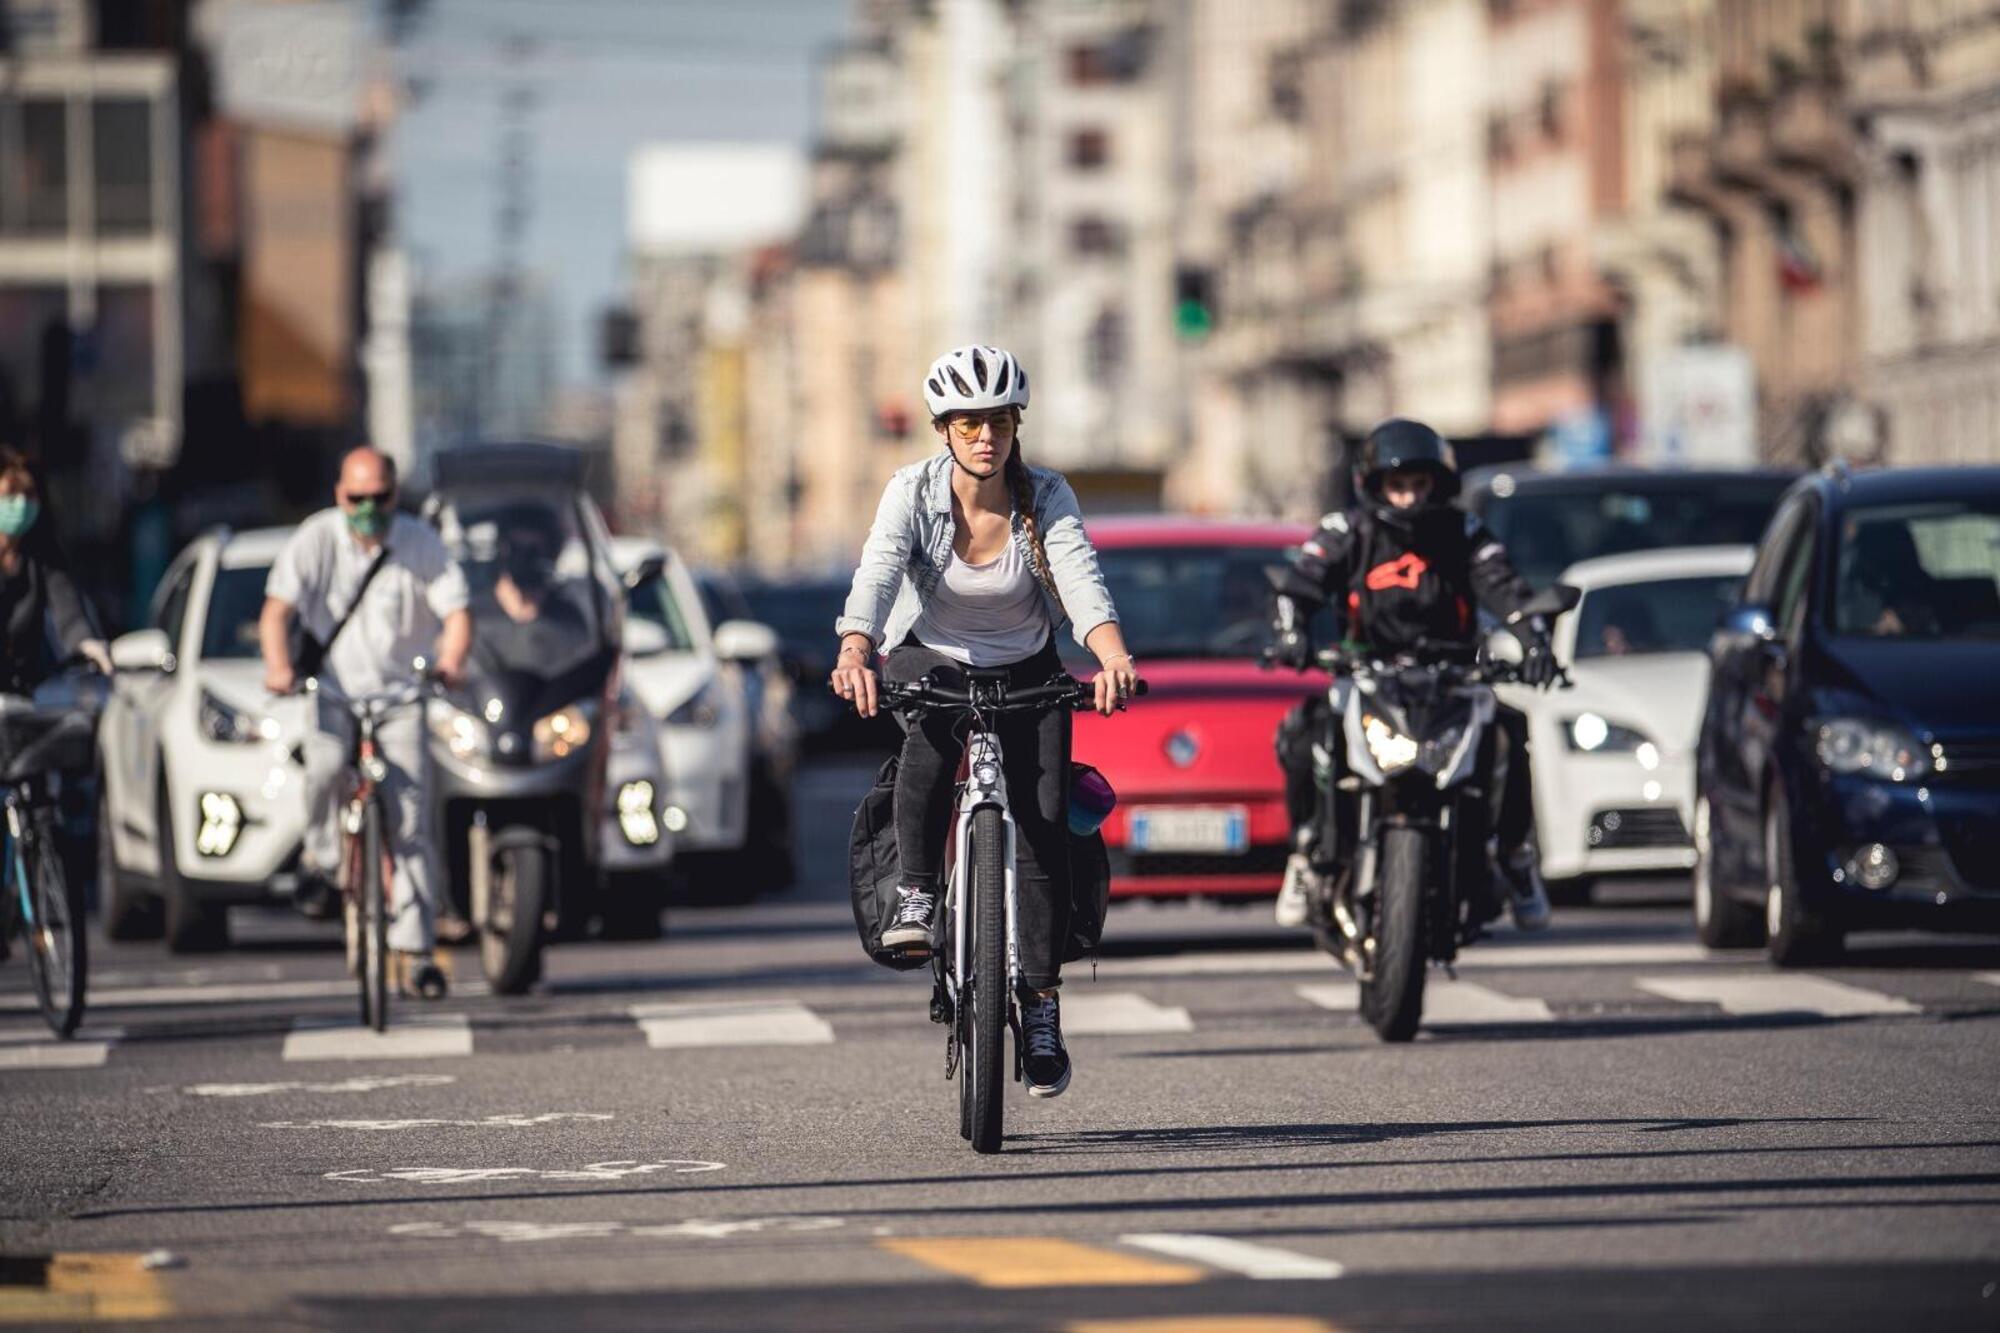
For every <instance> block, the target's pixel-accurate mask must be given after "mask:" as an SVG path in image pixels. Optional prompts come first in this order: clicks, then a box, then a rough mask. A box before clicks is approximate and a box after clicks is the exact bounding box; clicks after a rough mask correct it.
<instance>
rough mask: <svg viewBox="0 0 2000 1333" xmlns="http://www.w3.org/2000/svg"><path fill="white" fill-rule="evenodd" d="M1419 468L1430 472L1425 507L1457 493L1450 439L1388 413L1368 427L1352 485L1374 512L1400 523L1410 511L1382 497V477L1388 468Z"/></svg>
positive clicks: (1440, 503) (1455, 463)
mask: <svg viewBox="0 0 2000 1333" xmlns="http://www.w3.org/2000/svg"><path fill="white" fill-rule="evenodd" d="M1418 469H1421V470H1423V471H1425V472H1428V473H1430V474H1431V497H1430V502H1429V504H1428V505H1426V506H1425V508H1427V509H1432V510H1435V509H1442V508H1443V507H1445V506H1446V505H1449V504H1450V503H1451V502H1452V500H1453V499H1455V498H1456V497H1457V495H1458V486H1459V482H1458V457H1457V455H1456V454H1454V453H1453V452H1452V448H1451V441H1449V440H1447V439H1445V437H1444V436H1442V435H1440V434H1438V433H1437V432H1436V431H1434V430H1432V429H1431V428H1430V427H1429V426H1426V425H1424V424H1423V423H1422V422H1421V421H1409V420H1405V419H1404V418H1402V417H1392V418H1390V419H1389V420H1387V421H1385V422H1383V423H1382V424H1381V425H1379V426H1377V427H1376V428H1375V429H1374V430H1372V431H1370V432H1369V434H1368V438H1367V439H1366V440H1365V441H1363V442H1362V445H1361V457H1360V458H1359V460H1357V462H1356V463H1355V467H1354V489H1355V490H1356V491H1357V492H1358V493H1359V494H1360V496H1361V498H1362V500H1363V501H1364V502H1365V503H1366V504H1367V505H1368V507H1369V508H1370V509H1372V510H1374V511H1375V513H1376V514H1377V515H1379V516H1380V517H1382V518H1385V519H1388V520H1389V521H1391V522H1395V523H1398V524H1399V525H1401V524H1402V523H1403V522H1404V521H1406V520H1407V519H1409V518H1410V517H1411V516H1412V515H1411V511H1408V510H1401V509H1397V508H1396V507H1395V506H1393V505H1391V504H1390V503H1389V502H1388V501H1387V500H1385V499H1383V498H1382V478H1383V477H1385V476H1387V475H1388V474H1389V473H1391V472H1404V471H1415V470H1418Z"/></svg>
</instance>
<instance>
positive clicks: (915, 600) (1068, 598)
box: [833, 453, 1118, 652]
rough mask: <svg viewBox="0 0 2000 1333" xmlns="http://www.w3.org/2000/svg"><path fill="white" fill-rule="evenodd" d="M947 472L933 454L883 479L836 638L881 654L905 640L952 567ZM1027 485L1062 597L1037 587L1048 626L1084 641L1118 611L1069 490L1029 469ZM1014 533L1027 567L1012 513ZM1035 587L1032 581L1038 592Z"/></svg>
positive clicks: (946, 460)
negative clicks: (864, 643)
mask: <svg viewBox="0 0 2000 1333" xmlns="http://www.w3.org/2000/svg"><path fill="white" fill-rule="evenodd" d="M951 469H952V461H951V455H950V454H948V453H938V454H936V455H934V456H932V457H930V458H927V459H925V460H923V461H922V462H919V463H912V464H910V465H909V466H908V467H906V468H903V469H901V470H900V471H898V472H897V473H896V475H895V476H893V477H891V478H890V479H889V485H888V487H887V489H885V490H884V491H883V492H882V503H881V506H880V507H879V508H877V509H876V511H875V524H874V526H873V527H871V528H870V529H869V530H868V540H867V542H866V543H865V544H863V546H862V548H861V565H860V568H858V569H856V570H855V571H854V587H853V589H852V590H851V591H850V592H849V593H848V594H847V608H846V613H845V614H844V615H842V616H841V617H840V619H839V620H837V621H835V622H834V626H833V628H834V632H835V633H836V634H866V635H867V636H868V637H869V638H870V639H873V640H874V641H875V646H876V648H877V649H879V650H880V651H883V652H887V651H888V650H889V649H891V648H894V647H896V646H897V645H898V644H900V643H901V642H902V641H903V640H904V638H905V637H907V636H908V634H909V632H910V627H911V626H913V625H915V624H916V623H917V616H918V615H919V614H920V613H921V611H922V609H923V604H924V601H925V599H927V598H928V597H929V596H930V595H931V593H932V592H933V591H934V590H935V589H936V588H937V585H938V580H940V579H942V578H943V577H944V572H945V570H946V569H947V568H948V567H949V566H950V564H951V543H952V537H953V535H954V532H955V524H954V522H953V520H952V516H951ZM1028 479H1029V481H1030V482H1031V483H1032V484H1033V486H1034V491H1035V519H1036V522H1037V523H1038V524H1039V525H1040V527H1041V531H1042V549H1043V550H1045V551H1046V552H1047V553H1048V557H1049V573H1050V575H1052V576H1053V577H1054V579H1055V585H1056V591H1058V592H1060V593H1061V594H1062V601H1061V604H1060V605H1058V604H1057V602H1056V600H1055V599H1054V598H1052V597H1050V596H1049V592H1048V589H1047V588H1046V587H1043V588H1042V601H1043V603H1044V604H1045V605H1046V606H1047V607H1048V611H1049V623H1050V624H1052V625H1060V624H1062V623H1063V621H1064V620H1068V621H1069V623H1070V629H1071V633H1073V634H1074V635H1075V636H1076V641H1077V642H1078V643H1083V642H1084V641H1085V639H1086V638H1088V637H1089V635H1090V632H1091V631H1092V630H1094V629H1096V628H1097V627H1098V626H1099V625H1102V624H1104V623H1105V622H1107V621H1111V622H1115V621H1116V620H1117V619H1118V612H1117V611H1116V610H1115V609H1113V607H1112V605H1111V594H1110V593H1108V592H1106V591H1105V590H1104V576H1103V574H1101V573H1100V572H1099V571H1098V568H1097V551H1096V550H1095V549H1094V548H1093V547H1092V546H1091V544H1090V538H1089V537H1087V536H1085V535H1084V531H1083V511H1082V510H1081V509H1080V508H1078V506H1077V503H1076V492H1075V491H1073V490H1071V489H1070V485H1069V482H1067V481H1065V480H1064V479H1063V475H1062V474H1061V473H1060V472H1055V471H1052V470H1051V469H1049V468H1045V467H1036V466H1034V465H1033V464H1032V463H1031V464H1029V465H1028ZM1013 531H1014V544H1015V546H1016V547H1018V548H1019V549H1020V552H1021V559H1022V560H1024V561H1026V562H1028V564H1029V567H1030V568H1033V562H1034V555H1033V552H1032V551H1030V550H1029V543H1028V532H1027V529H1026V528H1025V527H1024V526H1023V525H1022V523H1021V516H1020V515H1019V514H1018V513H1017V514H1015V515H1014V517H1013ZM1040 583H1041V581H1040V580H1039V579H1037V580H1036V584H1037V586H1040ZM1065 613H1067V614H1065Z"/></svg>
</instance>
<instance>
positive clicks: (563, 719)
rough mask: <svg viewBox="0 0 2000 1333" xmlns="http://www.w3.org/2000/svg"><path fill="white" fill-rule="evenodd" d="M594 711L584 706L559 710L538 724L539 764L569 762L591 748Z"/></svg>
mask: <svg viewBox="0 0 2000 1333" xmlns="http://www.w3.org/2000/svg"><path fill="white" fill-rule="evenodd" d="M590 714H591V710H590V709H589V708H588V707H587V706H585V705H583V704H571V705H570V706H569V707H567V708H558V709H557V710H556V711H555V712H553V713H550V714H549V715H548V716H547V717H545V718H542V719H541V720H540V721H538V722H536V723H535V732H534V740H535V762H536V763H538V764H539V763H546V762H548V761H549V760H551V759H567V758H569V757H570V756H571V755H573V754H575V753H576V752H577V751H578V750H581V749H582V748H583V747H584V746H586V745H588V744H590V732H591V726H590Z"/></svg>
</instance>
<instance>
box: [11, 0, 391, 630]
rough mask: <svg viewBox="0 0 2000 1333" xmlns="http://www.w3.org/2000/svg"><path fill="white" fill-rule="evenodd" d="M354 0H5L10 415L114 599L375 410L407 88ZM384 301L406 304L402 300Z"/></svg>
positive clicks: (317, 486) (140, 597)
mask: <svg viewBox="0 0 2000 1333" xmlns="http://www.w3.org/2000/svg"><path fill="white" fill-rule="evenodd" d="M362 17H363V16H362V15H361V13H360V11H358V10H357V9H354V8H352V7H349V6H346V5H342V4H309V5H285V4H279V3H275V0H272V2H267V0H200V2H199V3H188V2H186V0H4V3H0V145H4V147H0V435H4V436H6V437H7V438H8V439H9V440H10V441H13V442H17V443H20V444H22V445H24V446H26V447H27V448H28V449H29V450H30V452H31V453H33V454H34V455H36V456H37V457H38V458H39V459H40V462H41V464H42V466H43V468H44V469H45V472H46V475H47V478H48V484H49V487H50V490H51V492H52V496H51V498H52V500H53V501H54V503H55V505H56V512H57V513H59V514H60V515H61V517H60V520H59V521H60V524H61V526H62V528H63V530H64V533H65V536H66V537H67V538H68V540H69V542H70V544H71V545H72V547H73V548H74V549H75V554H76V556H77V558H78V559H79V561H80V563H81V565H82V566H83V568H84V570H85V573H86V576H87V578H88V580H89V582H90V583H91V585H92V589H93V592H94V593H95V594H96V596H97V598H98V600H99V601H100V602H101V603H102V604H103V606H104V610H105V612H106V618H107V619H108V620H110V621H112V622H113V623H114V624H123V623H129V622H130V620H131V619H132V617H133V615H134V614H135V613H136V612H137V610H138V609H139V608H140V607H141V606H142V605H143V602H144V599H145V598H146V596H147V594H148V593H149V592H150V589H151V586H152V584H153V582H154V581H155V580H156V579H157V578H158V576H159V574H160V572H161V571H162V570H163V569H164V566H165V564H166V561H167V560H168V558H170V556H171V555H172V553H173V551H174V550H175V549H176V548H177V547H178V545H179V543H180V541H181V540H182V539H184V538H185V537H187V536H189V535H191V534H192V533H193V532H194V531H195V530H196V529H198V528H199V527H201V526H205V525H206V524H208V523H211V522H217V521H234V522H255V521H270V519H271V518H273V517H281V516H284V515H286V514H288V513H295V512H298V511H299V510H300V509H302V508H304V507H306V506H308V505H310V504H312V503H315V502H319V501H321V500H322V498H323V496H324V494H325V487H326V486H327V485H328V484H330V481H331V475H332V460H333V457H334V456H335V455H336V454H337V452H338V451H339V449H340V448H341V447H343V446H344V445H346V444H349V443H352V442H353V441H354V440H356V439H358V438H360V437H361V435H362V434H363V432H364V431H365V430H366V429H367V425H368V407H369V404H368V393H367V382H368V376H369V375H370V374H371V373H374V372H375V371H376V370H377V369H379V370H380V372H381V373H384V374H389V373H393V371H394V369H395V365H394V363H395V352H396V349H395V347H394V346H393V340H391V341H390V342H387V343H385V342H383V341H381V340H380V339H378V340H377V343H376V345H375V347H374V348H373V356H372V357H371V358H370V360H369V362H368V363H367V364H364V360H363V356H362V349H363V347H364V345H365V344H366V342H367V339H368V333H369V328H370V301H371V299H392V298H393V296H394V293H395V291H396V286H395V284H394V283H393V282H389V281H383V282H381V283H380V284H374V283H370V282H369V281H368V277H367V275H368V274H369V271H370V265H371V263H372V262H373V261H374V259H375V257H376V256H377V255H378V254H380V253H382V252H384V251H385V250H386V249H387V248H388V247H389V245H390V243H391V239H392V229H391V218H392V213H391V210H390V207H389V196H388V184H387V181H386V178H385V176H384V174H383V173H381V172H380V171H378V170H375V169H374V167H375V164H376V161H377V146H378V144H379V142H380V140H381V136H382V135H383V134H384V133H385V131H386V128H387V126H388V124H389V123H390V122H391V121H392V120H393V118H394V114H395V98H394V95H393V92H392V90H390V89H388V88H387V87H386V86H385V84H384V82H383V81H382V80H381V79H380V78H379V73H380V71H379V70H378V69H377V68H376V66H375V65H373V64H372V63H371V62H370V60H369V52H370V50H371V49H372V45H371V44H372V42H373V40H374V38H373V37H372V36H371V34H370V32H369V31H368V29H367V28H366V25H365V24H364V23H363V22H362ZM390 322H391V324H393V323H394V321H393V320H392V321H390Z"/></svg>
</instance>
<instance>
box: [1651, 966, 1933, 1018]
mask: <svg viewBox="0 0 2000 1333" xmlns="http://www.w3.org/2000/svg"><path fill="white" fill-rule="evenodd" d="M1633 984H1634V985H1635V986H1637V987H1638V988H1639V989H1640V990H1642V991H1646V992H1648V993H1650V994H1653V995H1658V996H1662V997H1664V998H1666V999H1669V1000H1679V1001H1680V1002H1681V1003H1683V1004H1713V1005H1716V1006H1717V1007H1719V1008H1720V1009H1721V1010H1722V1012H1724V1013H1726V1014H1734V1015H1736V1016H1738V1017H1745V1018H1747V1017H1761V1016H1764V1015H1769V1014H1811V1015H1813V1016H1815V1017H1817V1018H1856V1017H1860V1016H1863V1015H1868V1014H1920V1013H1922V1012H1923V1008H1922V1006H1920V1005H1916V1004H1912V1003H1911V1002H1910V1001H1908V1000H1905V999H1902V998H1900V997H1898V996H1894V995H1883V994H1881V993H1880V992H1878V991H1872V990H1863V989H1862V988H1861V987H1859V986H1849V985H1845V984H1843V983H1841V982H1838V981H1830V980H1828V979H1827V978H1825V977H1815V976H1784V977H1777V976H1749V977H1744V976H1702V977H1640V978H1639V979H1638V980H1636V981H1635V982H1633Z"/></svg>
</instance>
